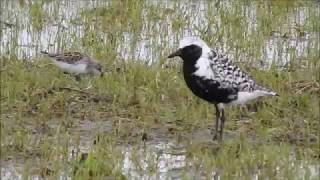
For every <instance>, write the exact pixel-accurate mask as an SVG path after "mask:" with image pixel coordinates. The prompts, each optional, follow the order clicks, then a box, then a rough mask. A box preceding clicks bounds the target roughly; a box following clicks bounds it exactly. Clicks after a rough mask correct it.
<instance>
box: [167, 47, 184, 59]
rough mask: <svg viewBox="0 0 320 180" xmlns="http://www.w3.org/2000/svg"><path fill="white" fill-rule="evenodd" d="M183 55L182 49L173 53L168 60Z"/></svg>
mask: <svg viewBox="0 0 320 180" xmlns="http://www.w3.org/2000/svg"><path fill="white" fill-rule="evenodd" d="M181 54H182V49H178V50H177V51H175V52H173V53H171V54H170V55H169V56H168V58H173V57H176V56H181Z"/></svg>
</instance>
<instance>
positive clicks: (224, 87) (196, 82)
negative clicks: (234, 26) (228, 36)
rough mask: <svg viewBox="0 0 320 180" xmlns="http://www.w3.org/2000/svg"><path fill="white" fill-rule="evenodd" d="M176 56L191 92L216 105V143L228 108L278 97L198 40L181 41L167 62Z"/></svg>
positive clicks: (193, 38) (220, 137) (221, 131)
mask: <svg viewBox="0 0 320 180" xmlns="http://www.w3.org/2000/svg"><path fill="white" fill-rule="evenodd" d="M175 56H179V57H181V58H182V60H183V75H184V79H185V81H186V84H187V86H188V87H189V89H190V90H191V91H192V92H193V93H194V94H195V95H196V96H198V97H200V98H202V99H204V100H206V101H208V102H210V103H212V104H214V105H215V109H216V124H215V133H214V139H217V138H218V139H219V140H222V135H223V127H224V122H225V110H224V109H225V106H226V105H232V104H245V103H247V102H248V101H251V100H254V99H256V98H258V97H260V96H276V95H277V93H275V92H274V91H272V90H269V89H267V88H265V87H262V86H260V85H258V84H256V82H255V81H254V80H253V79H251V78H250V77H249V76H248V75H247V74H246V73H245V72H243V71H241V70H240V68H239V67H237V66H235V65H233V64H232V63H231V62H230V60H229V59H228V58H227V57H226V56H223V55H220V54H218V53H217V52H215V51H214V50H212V49H211V48H210V47H209V46H208V45H207V44H206V43H205V42H204V41H203V40H202V39H200V38H199V37H185V38H183V39H181V40H180V43H179V49H178V50H177V51H175V52H173V53H172V54H170V55H169V56H168V58H173V57H175ZM219 123H220V131H219ZM218 132H220V133H218ZM218 135H219V137H218Z"/></svg>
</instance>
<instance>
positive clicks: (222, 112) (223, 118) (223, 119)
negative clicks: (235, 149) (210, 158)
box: [219, 108, 226, 141]
mask: <svg viewBox="0 0 320 180" xmlns="http://www.w3.org/2000/svg"><path fill="white" fill-rule="evenodd" d="M220 113H221V118H220V119H221V124H220V137H219V140H220V141H222V136H223V128H224V122H225V120H226V119H225V116H224V109H223V108H222V109H221V112H220Z"/></svg>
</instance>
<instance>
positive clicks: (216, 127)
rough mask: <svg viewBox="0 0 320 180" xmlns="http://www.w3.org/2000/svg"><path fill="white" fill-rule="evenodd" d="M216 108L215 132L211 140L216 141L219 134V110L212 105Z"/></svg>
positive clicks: (216, 106)
mask: <svg viewBox="0 0 320 180" xmlns="http://www.w3.org/2000/svg"><path fill="white" fill-rule="evenodd" d="M214 106H215V108H216V124H215V131H214V135H213V140H216V139H217V138H218V132H219V119H220V110H219V108H218V105H217V104H215V105H214Z"/></svg>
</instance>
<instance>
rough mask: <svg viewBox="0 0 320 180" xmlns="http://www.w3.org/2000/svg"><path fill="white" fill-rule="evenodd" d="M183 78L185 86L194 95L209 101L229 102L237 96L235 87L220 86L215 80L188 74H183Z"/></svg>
mask: <svg viewBox="0 0 320 180" xmlns="http://www.w3.org/2000/svg"><path fill="white" fill-rule="evenodd" d="M184 78H185V81H186V84H187V86H188V87H189V89H190V90H191V91H192V92H193V93H194V94H195V95H196V96H198V97H200V98H202V99H204V100H206V101H208V102H210V103H229V102H231V101H233V100H235V99H236V98H237V93H238V90H237V89H235V88H221V87H220V83H219V82H217V81H214V80H204V79H202V78H201V77H198V76H195V75H190V74H185V76H184Z"/></svg>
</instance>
